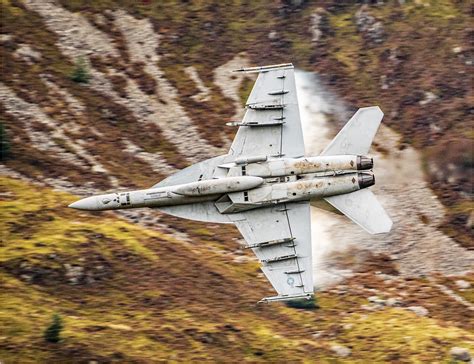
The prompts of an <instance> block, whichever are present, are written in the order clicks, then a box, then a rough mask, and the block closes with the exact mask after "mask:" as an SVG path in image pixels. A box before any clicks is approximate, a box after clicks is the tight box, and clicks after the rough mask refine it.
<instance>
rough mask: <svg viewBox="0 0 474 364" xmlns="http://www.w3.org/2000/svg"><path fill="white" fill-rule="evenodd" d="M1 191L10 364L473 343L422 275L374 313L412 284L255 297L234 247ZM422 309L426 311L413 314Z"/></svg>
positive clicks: (463, 320) (21, 187)
mask: <svg viewBox="0 0 474 364" xmlns="http://www.w3.org/2000/svg"><path fill="white" fill-rule="evenodd" d="M1 186H2V187H1V191H0V193H1V194H2V197H3V201H2V202H1V203H0V207H1V209H0V214H1V215H0V217H1V218H0V221H1V223H0V230H1V231H2V236H3V238H4V241H3V243H2V246H1V247H0V257H1V261H0V275H1V281H2V288H1V290H2V300H1V304H0V327H1V328H2V336H1V339H0V357H1V358H2V360H4V361H5V363H27V362H44V363H46V362H81V363H82V362H88V361H89V360H97V361H99V362H101V363H102V362H104V363H105V362H112V361H119V362H137V363H142V362H157V361H160V360H172V361H173V360H179V361H208V360H209V361H214V360H218V361H223V362H237V361H242V360H243V361H249V362H268V361H271V362H288V361H290V362H313V361H319V362H334V360H336V358H337V357H338V356H337V355H336V354H335V353H334V352H333V351H332V349H331V348H332V347H333V346H334V345H336V344H338V345H344V346H345V347H347V348H351V349H352V354H351V357H350V359H349V358H348V359H347V362H355V363H366V362H367V361H371V362H380V361H384V360H395V361H399V362H406V361H407V360H410V361H417V360H419V361H433V360H435V359H436V360H443V358H445V359H446V360H448V358H449V354H448V351H449V348H450V347H451V346H463V347H467V348H470V349H471V350H474V335H473V334H472V328H473V327H472V319H473V315H472V314H471V313H470V312H469V311H467V312H466V310H465V307H464V306H462V305H460V304H459V303H457V302H455V301H451V300H449V299H446V298H442V300H443V301H440V297H439V292H438V293H437V290H436V287H434V286H433V285H432V284H430V283H428V282H426V281H423V280H418V281H410V282H409V284H410V290H412V291H413V292H412V293H411V294H410V297H409V298H403V299H402V301H400V305H401V306H403V307H385V306H377V307H376V306H374V308H369V309H368V308H367V307H366V306H367V305H370V303H369V301H368V300H367V297H368V296H369V295H371V294H372V295H373V293H371V292H373V291H374V289H380V290H383V292H385V293H383V296H382V295H381V297H382V298H385V299H387V298H389V297H391V296H396V295H397V294H398V293H399V292H397V291H398V289H397V286H398V285H405V284H407V282H405V281H403V280H401V281H398V282H397V283H395V282H393V283H383V282H381V281H380V279H374V278H373V276H372V275H368V274H367V272H366V273H361V274H359V275H356V277H354V279H353V281H352V282H349V285H348V287H354V288H345V289H342V288H337V289H336V290H333V291H329V292H324V293H320V294H318V298H317V302H318V304H319V306H320V307H319V308H318V309H313V310H301V309H295V308H288V307H286V306H285V305H283V304H274V305H256V304H255V302H256V301H257V300H258V299H259V298H261V297H262V296H264V295H266V294H268V293H269V292H268V288H267V284H266V282H265V280H264V279H263V278H262V277H261V276H260V275H258V273H257V272H258V269H257V265H256V264H255V263H254V261H253V260H252V259H250V260H243V261H242V260H239V261H240V263H238V262H236V261H235V259H233V255H232V251H233V250H235V249H236V244H235V243H232V242H227V243H225V244H223V245H221V246H220V247H218V250H213V249H211V247H212V245H213V243H211V242H206V241H205V239H204V240H198V239H192V241H190V242H186V241H183V240H180V239H177V238H175V237H173V236H171V235H168V234H165V233H161V232H157V231H156V230H150V229H146V228H142V227H139V226H137V225H135V224H131V223H129V222H127V221H124V220H123V219H121V218H119V217H117V216H115V215H114V214H111V213H110V214H109V213H107V214H106V213H100V214H97V216H91V215H90V214H79V216H77V213H76V212H75V211H69V210H68V209H67V208H65V206H66V205H67V204H68V203H69V202H71V201H72V200H73V199H74V198H73V197H72V196H71V195H69V194H66V193H58V192H54V191H52V190H50V189H48V188H43V187H36V186H33V185H29V184H26V183H24V182H20V181H18V180H14V179H11V178H2V179H1ZM223 252H226V254H223ZM244 256H248V255H247V254H246V255H244ZM469 279H470V281H471V282H474V277H472V276H471V278H469ZM449 282H452V280H449V281H448V284H449ZM357 287H359V288H357ZM467 298H468V299H469V300H470V301H471V302H473V301H472V299H473V297H467ZM441 302H443V303H442V306H440V303H441ZM417 304H423V305H424V306H426V307H428V309H429V310H430V314H429V317H418V316H417V315H415V313H413V312H410V311H409V310H407V309H406V307H408V306H412V305H417ZM54 313H58V314H60V316H61V317H62V318H63V321H64V327H65V328H64V331H63V333H62V341H61V342H59V343H57V344H52V343H47V342H45V341H44V339H43V332H44V330H45V329H46V327H47V326H48V325H49V323H50V321H51V317H52V315H53V314H54ZM331 358H333V359H331ZM336 362H346V360H343V359H338V360H337V361H336Z"/></svg>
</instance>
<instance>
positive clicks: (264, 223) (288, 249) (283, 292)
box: [229, 201, 313, 302]
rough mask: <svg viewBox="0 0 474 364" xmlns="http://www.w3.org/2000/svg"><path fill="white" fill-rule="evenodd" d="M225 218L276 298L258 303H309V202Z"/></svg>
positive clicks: (294, 203)
mask: <svg viewBox="0 0 474 364" xmlns="http://www.w3.org/2000/svg"><path fill="white" fill-rule="evenodd" d="M229 216H230V217H231V219H232V220H233V221H234V223H235V225H236V226H237V228H238V229H239V231H240V233H241V234H242V235H243V237H244V238H245V240H246V242H247V247H249V248H251V249H252V250H253V251H254V253H255V254H256V255H257V257H258V259H259V260H260V262H261V263H262V267H261V269H262V271H263V272H264V273H265V275H266V277H267V278H268V280H269V281H270V282H271V284H272V285H273V287H274V288H275V290H276V291H277V292H278V296H275V297H267V298H264V299H262V301H261V302H268V301H280V300H290V299H294V298H308V299H309V298H310V297H311V295H312V294H313V275H312V263H311V262H312V259H311V217H310V204H309V202H308V201H303V202H291V203H286V204H281V205H275V206H270V207H264V208H260V209H255V210H250V211H246V212H242V213H238V214H231V215H229Z"/></svg>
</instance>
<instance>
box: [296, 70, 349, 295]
mask: <svg viewBox="0 0 474 364" xmlns="http://www.w3.org/2000/svg"><path fill="white" fill-rule="evenodd" d="M295 78H296V88H297V92H298V101H299V107H300V114H301V122H302V126H303V135H304V141H305V148H306V155H308V156H317V155H319V154H320V153H321V152H322V150H323V149H324V148H325V147H326V145H328V144H329V142H330V141H331V140H332V138H333V136H334V135H333V132H332V129H331V128H330V126H329V121H328V116H329V115H331V114H332V115H335V116H336V117H338V118H345V117H347V112H346V111H345V107H344V104H343V103H342V101H341V100H339V99H338V98H337V96H336V95H334V94H332V93H330V92H328V91H327V90H325V89H324V87H323V86H322V84H321V82H320V81H319V79H318V77H317V75H316V74H314V73H311V72H304V71H300V70H297V71H296V72H295ZM344 219H345V218H344V217H340V216H338V215H335V214H333V213H330V212H327V211H324V210H321V209H317V208H315V207H311V232H312V244H313V275H314V285H315V288H317V289H321V288H325V287H327V286H330V285H332V284H335V283H337V282H340V281H341V280H343V279H344V277H347V276H350V275H351V272H350V271H347V270H340V269H337V268H336V266H335V265H334V264H333V263H332V261H331V259H330V254H331V253H333V252H336V251H342V250H345V249H347V248H348V246H349V244H348V243H347V241H343V240H340V241H334V240H333V239H332V236H331V235H332V234H331V231H332V230H334V229H338V228H341V225H342V226H343V225H345V224H347V223H349V222H348V221H344Z"/></svg>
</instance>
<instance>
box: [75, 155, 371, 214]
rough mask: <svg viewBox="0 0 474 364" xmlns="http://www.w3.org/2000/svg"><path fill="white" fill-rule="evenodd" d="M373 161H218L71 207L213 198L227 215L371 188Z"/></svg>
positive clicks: (136, 205)
mask: <svg viewBox="0 0 474 364" xmlns="http://www.w3.org/2000/svg"><path fill="white" fill-rule="evenodd" d="M372 166H373V162H372V160H371V159H369V158H367V157H362V156H355V155H339V156H319V157H305V158H275V159H268V158H267V157H263V156H262V157H252V158H241V159H239V160H235V161H234V162H232V163H227V164H224V165H220V166H218V168H219V169H220V172H219V176H218V178H213V179H207V180H198V181H194V182H190V183H185V184H177V185H173V186H166V187H157V188H150V189H144V190H135V191H128V192H113V193H109V194H104V195H98V196H92V197H87V198H84V199H81V200H79V201H76V202H74V203H72V204H71V205H70V207H72V208H76V209H80V210H94V211H101V210H117V209H129V208H139V207H151V208H159V207H166V206H175V205H184V204H194V203H197V202H206V201H213V202H215V205H216V207H217V209H218V210H219V212H220V213H221V214H227V213H236V212H240V211H246V210H250V209H254V208H258V207H262V206H265V205H272V204H278V203H285V202H290V201H303V200H306V201H307V200H311V201H314V200H321V199H322V198H324V197H328V196H334V195H340V194H345V193H350V192H354V191H357V190H359V189H362V188H365V187H369V186H371V185H373V184H374V182H375V179H374V176H373V175H372V174H370V173H365V172H362V173H361V172H359V171H360V170H367V169H371V168H372ZM216 169H217V168H216ZM222 170H224V171H225V172H224V175H223V174H222Z"/></svg>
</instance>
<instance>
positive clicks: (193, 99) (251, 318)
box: [0, 0, 474, 363]
mask: <svg viewBox="0 0 474 364" xmlns="http://www.w3.org/2000/svg"><path fill="white" fill-rule="evenodd" d="M0 6H1V26H2V28H1V34H0V52H1V65H2V68H1V70H2V72H1V83H0V107H1V118H0V122H1V124H0V125H1V127H0V132H1V135H2V143H1V149H2V150H1V152H2V164H1V165H0V171H1V176H0V180H1V183H0V194H1V201H0V205H1V210H0V232H1V239H2V240H1V245H0V252H1V253H0V277H1V279H0V294H1V300H0V360H1V361H2V362H5V363H27V362H60V363H62V362H80V363H82V362H84V363H93V362H98V363H108V362H131V363H148V362H160V361H163V362H164V361H185V362H190V361H195V362H203V361H217V362H237V361H249V362H331V363H334V362H356V363H376V362H395V363H397V362H398V363H405V362H456V360H461V359H466V358H467V356H468V355H469V354H467V351H470V355H471V356H474V334H473V332H474V292H473V288H472V285H473V284H474V274H473V273H472V269H473V267H474V243H473V230H472V229H473V223H474V214H473V212H472V208H473V203H472V178H473V138H474V134H473V125H472V120H473V112H474V111H473V110H474V109H473V101H474V100H473V89H472V67H473V63H472V62H473V61H474V51H473V49H474V48H473V44H472V40H473V37H474V30H473V27H472V24H473V23H472V3H471V2H469V1H455V0H452V1H447V0H446V1H444V0H440V1H434V0H433V1H428V0H417V1H402V0H399V1H388V2H383V1H379V2H356V1H354V2H350V1H324V2H311V1H303V0H299V1H296V0H294V1H276V2H274V3H271V4H267V3H266V2H259V1H229V2H221V1H171V2H158V1H152V0H148V1H147V0H141V1H131V0H121V1H112V0H97V1H87V0H68V1H65V0H64V1H63V0H59V1H48V0H23V1H20V0H1V1H0ZM282 62H293V63H294V64H295V66H296V67H297V68H298V69H299V70H300V71H299V72H298V73H297V86H298V92H299V96H300V109H301V113H302V121H303V125H304V132H305V142H306V146H307V152H308V153H309V154H314V155H317V154H318V153H319V151H321V150H322V149H323V148H324V146H325V145H326V143H327V142H328V141H329V140H330V139H331V138H332V137H333V136H334V135H335V133H336V132H337V131H338V130H339V128H340V127H341V126H342V125H343V124H344V123H345V121H346V120H347V119H348V118H349V117H350V115H351V114H352V113H353V112H354V111H355V110H357V108H358V107H364V106H370V105H379V106H380V107H381V108H382V110H383V111H384V112H385V118H384V126H383V127H382V128H381V130H380V132H379V134H378V136H377V138H376V143H375V145H374V148H373V154H374V155H375V156H376V160H375V164H376V165H375V173H376V175H377V182H378V183H377V185H376V186H375V187H376V189H378V195H379V196H381V200H382V202H383V204H384V205H385V206H386V208H387V210H388V212H389V214H390V215H391V216H392V217H393V219H394V222H395V226H394V230H393V231H392V232H391V233H390V234H388V235H386V236H382V237H380V236H377V237H371V236H369V235H367V234H365V233H363V232H362V231H360V229H359V228H357V227H356V226H353V225H351V223H349V222H348V221H347V220H345V219H342V218H340V217H334V216H332V215H330V214H327V213H325V212H321V211H318V210H315V211H313V215H314V219H313V220H314V226H313V235H314V236H313V240H314V241H313V244H314V250H315V253H314V254H315V282H316V285H317V288H318V289H319V291H318V292H317V294H316V300H315V302H314V303H313V304H312V305H309V307H306V308H302V307H301V306H300V305H297V306H298V307H292V306H289V305H285V304H271V305H263V306H262V305H256V304H255V303H256V302H257V301H258V300H259V299H260V298H262V297H264V296H267V295H271V294H272V290H271V288H270V285H269V283H268V282H267V281H266V279H265V278H264V277H263V275H262V274H261V273H260V270H259V264H258V262H257V260H256V258H255V257H254V256H253V255H252V254H251V253H249V252H247V251H244V250H242V249H241V243H242V241H241V237H240V235H239V234H238V232H237V230H236V229H235V228H234V227H232V226H227V225H213V224H202V223H197V222H192V221H186V220H181V219H177V218H174V217H170V216H166V215H163V214H161V213H159V212H156V211H152V210H136V211H127V212H120V213H112V212H107V213H81V212H78V211H73V210H69V209H67V208H66V206H67V205H68V204H69V203H70V202H72V201H73V200H75V199H77V196H79V195H80V196H85V195H88V194H91V193H98V192H102V191H106V190H112V189H119V188H123V189H129V188H146V187H149V186H151V185H152V184H154V183H156V182H158V181H159V180H160V179H162V178H164V177H166V176H168V175H170V174H172V173H174V172H175V171H177V170H178V169H181V168H183V167H186V166H187V165H190V164H192V163H195V162H197V161H200V160H203V159H206V158H209V157H212V156H215V155H218V154H224V153H226V151H227V149H228V147H229V145H230V142H231V140H232V138H233V136H234V134H235V129H234V128H231V127H226V126H225V123H226V122H228V121H231V120H238V119H239V118H241V117H242V115H243V105H244V104H245V100H246V98H247V96H248V94H249V92H250V90H251V88H252V86H253V82H254V78H253V77H251V75H240V74H232V73H231V72H230V71H232V70H234V69H236V68H240V67H243V66H254V65H265V64H275V63H282ZM54 314H57V315H58V317H60V319H61V321H62V326H63V329H62V330H61V335H60V337H61V339H60V341H59V342H54V341H55V340H54V338H53V339H51V337H50V336H48V335H50V334H48V335H46V334H45V330H46V329H47V328H48V326H50V324H51V322H52V321H53V315H54ZM46 331H47V330H46ZM53 331H54V330H53ZM48 332H49V333H51V330H50V331H48ZM48 338H49V339H48ZM453 348H458V349H453ZM466 360H467V359H466Z"/></svg>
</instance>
